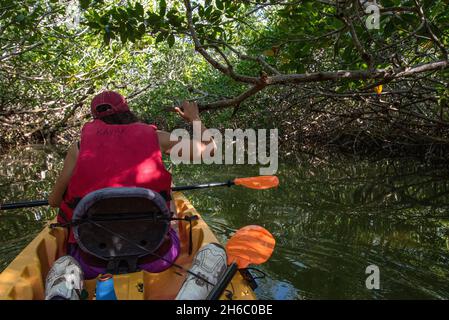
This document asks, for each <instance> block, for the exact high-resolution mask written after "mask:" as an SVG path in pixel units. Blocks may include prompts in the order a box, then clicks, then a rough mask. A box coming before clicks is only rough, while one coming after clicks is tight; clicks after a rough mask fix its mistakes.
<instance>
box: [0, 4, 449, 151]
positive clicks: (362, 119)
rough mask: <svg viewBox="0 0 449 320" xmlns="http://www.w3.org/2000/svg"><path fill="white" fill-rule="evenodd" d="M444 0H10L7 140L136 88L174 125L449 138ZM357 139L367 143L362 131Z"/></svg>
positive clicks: (62, 126)
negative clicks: (186, 103)
mask: <svg viewBox="0 0 449 320" xmlns="http://www.w3.org/2000/svg"><path fill="white" fill-rule="evenodd" d="M447 5H448V1H447V0H382V1H380V0H379V1H377V2H376V1H366V0H365V1H364V0H315V1H312V0H269V1H268V0H265V1H261V0H254V1H251V0H248V1H231V0H214V1H212V0H204V1H188V0H185V1H166V0H160V1H144V0H141V1H132V0H129V1H118V0H110V1H106V0H105V1H101V0H92V1H90V0H81V1H79V2H75V1H62V0H61V1H57V0H53V1H52V0H47V1H46V0H23V1H11V0H3V1H2V3H1V5H0V8H1V13H0V22H1V24H0V48H1V49H0V90H1V94H0V99H1V100H0V122H1V123H2V143H3V144H6V143H11V142H14V141H29V140H30V139H37V140H39V139H41V140H48V141H51V140H54V139H55V137H56V139H60V137H64V135H70V129H72V128H73V129H74V130H75V129H77V128H78V127H79V125H80V124H81V123H82V122H83V121H85V119H86V117H87V115H88V108H87V107H86V106H87V105H88V101H89V98H90V97H91V96H92V95H93V94H94V93H96V92H98V91H100V90H102V89H105V88H108V89H112V90H118V91H120V92H122V93H123V94H126V95H127V96H128V98H129V100H130V101H131V103H133V105H134V107H135V110H137V112H138V113H139V115H140V116H141V117H142V118H144V119H146V120H148V121H155V122H157V123H158V125H160V126H161V127H163V128H165V129H170V128H173V127H174V126H177V125H179V123H178V122H177V120H176V118H175V117H173V116H172V115H171V114H170V113H168V112H167V110H169V109H170V108H169V107H172V106H173V105H175V104H176V103H177V101H179V100H180V99H194V100H198V101H199V103H200V107H201V110H202V111H204V112H205V114H207V115H206V117H207V118H208V121H210V122H211V125H214V126H216V127H223V126H226V125H234V126H235V125H241V126H265V127H266V126H276V127H279V128H281V129H283V133H284V134H283V135H282V139H283V141H284V142H285V143H284V144H283V146H284V147H285V148H286V149H288V150H290V149H292V148H293V144H294V145H296V144H298V145H312V144H316V143H317V142H319V143H320V144H323V143H324V144H327V145H328V144H339V145H341V146H346V145H348V146H350V148H354V146H355V145H358V146H359V147H360V148H365V147H366V146H368V145H369V146H372V145H377V146H379V147H380V148H382V149H388V150H389V149H391V148H392V147H396V146H401V147H403V146H407V145H419V146H425V147H426V148H428V147H429V146H434V145H435V144H437V145H447V144H448V142H449V140H448V139H449V130H447V129H448V128H449V127H448V122H447V121H448V116H449V115H448V110H447V107H448V102H447V101H448V96H449V90H448V71H447V70H448V64H449V62H448V42H449V27H448V26H449V11H448V10H447ZM356 142H357V143H356Z"/></svg>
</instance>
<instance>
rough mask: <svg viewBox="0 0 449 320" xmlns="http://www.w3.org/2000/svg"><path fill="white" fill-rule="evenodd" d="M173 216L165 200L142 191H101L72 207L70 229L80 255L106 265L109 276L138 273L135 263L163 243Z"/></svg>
mask: <svg viewBox="0 0 449 320" xmlns="http://www.w3.org/2000/svg"><path fill="white" fill-rule="evenodd" d="M171 216H172V214H171V213H170V211H169V209H168V208H167V205H166V200H165V199H164V198H163V197H162V196H161V195H160V194H159V193H157V192H155V191H152V190H149V189H145V188H134V187H133V188H122V187H121V188H104V189H100V190H96V191H93V192H91V193H89V194H87V195H86V196H85V197H83V198H82V199H81V201H80V202H79V203H78V204H77V206H76V207H75V210H74V213H73V219H72V222H71V225H72V227H73V233H74V236H75V239H76V241H77V243H78V245H79V247H80V249H81V250H82V251H84V252H85V253H87V254H90V255H92V256H94V257H97V258H99V259H102V260H104V261H105V262H107V269H108V272H109V273H112V274H121V273H131V272H135V271H138V269H137V261H138V259H140V258H142V257H145V256H148V255H151V254H152V253H154V252H155V251H156V250H157V249H158V248H159V247H160V246H161V245H162V244H163V242H164V240H165V239H166V235H167V233H168V231H169V228H170V220H171Z"/></svg>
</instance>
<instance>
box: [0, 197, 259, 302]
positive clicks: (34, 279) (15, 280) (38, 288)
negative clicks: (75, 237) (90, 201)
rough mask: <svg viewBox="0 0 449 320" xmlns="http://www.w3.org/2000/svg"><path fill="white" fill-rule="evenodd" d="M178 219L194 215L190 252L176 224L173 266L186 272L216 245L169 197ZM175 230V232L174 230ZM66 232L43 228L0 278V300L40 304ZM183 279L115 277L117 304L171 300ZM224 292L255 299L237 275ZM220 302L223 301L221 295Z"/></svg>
mask: <svg viewBox="0 0 449 320" xmlns="http://www.w3.org/2000/svg"><path fill="white" fill-rule="evenodd" d="M173 199H174V202H175V205H176V210H177V214H178V216H179V217H183V216H189V215H190V216H192V215H197V216H198V217H199V219H198V220H195V221H193V222H192V234H193V250H192V252H193V253H192V254H191V255H189V254H188V249H189V247H188V246H189V223H188V222H185V221H179V222H177V227H178V228H177V229H178V230H177V231H178V234H179V238H180V241H181V253H180V256H179V257H178V259H177V260H176V263H177V264H179V265H181V266H183V267H184V268H186V269H189V268H190V266H191V264H192V258H193V256H194V255H195V253H196V252H197V251H198V250H199V249H200V248H201V247H202V246H203V245H206V244H208V243H211V242H218V240H217V238H216V237H215V235H214V234H213V232H212V231H211V230H210V228H209V227H208V225H207V224H206V222H205V221H204V220H203V219H202V218H201V216H200V215H199V214H198V212H197V211H196V210H195V208H194V207H193V206H192V204H191V203H190V202H189V201H188V200H187V198H185V196H184V195H183V194H182V193H180V192H175V193H173ZM175 229H176V228H175ZM67 236H68V233H67V230H66V229H64V228H55V229H50V228H45V229H44V230H42V231H41V232H40V233H39V234H38V235H37V236H36V237H35V238H34V239H33V241H32V242H31V243H30V244H29V245H28V246H27V247H26V248H25V249H23V250H22V252H21V253H19V255H18V256H17V257H16V258H15V259H14V260H13V261H12V262H11V263H10V265H9V266H8V267H7V268H6V269H5V270H4V271H3V272H2V273H1V274H0V300H42V299H44V298H45V297H44V292H45V289H44V285H45V278H46V276H47V273H48V271H49V270H50V268H51V266H52V265H53V263H54V261H55V260H56V259H58V258H59V257H60V256H63V255H65V254H66V240H67ZM185 278H186V272H185V271H182V270H180V269H179V268H176V267H171V268H169V269H167V270H166V271H164V272H161V273H149V272H146V271H139V272H135V273H130V274H123V275H115V276H114V288H115V292H116V295H117V298H118V300H172V299H174V298H175V297H176V295H177V293H178V292H179V289H180V288H181V286H182V283H183V282H184V279H185ZM84 286H85V289H86V290H87V292H88V299H94V293H95V286H96V280H95V279H94V280H86V281H85V282H84ZM228 290H229V291H231V292H233V295H232V299H233V300H254V299H256V295H255V294H254V292H253V290H252V289H251V288H250V287H249V285H248V283H247V281H246V280H245V279H244V278H243V277H242V276H241V274H240V273H237V274H236V275H235V276H234V278H233V279H232V282H231V284H230V285H229V286H228ZM221 299H227V297H225V296H224V295H223V296H222V297H221Z"/></svg>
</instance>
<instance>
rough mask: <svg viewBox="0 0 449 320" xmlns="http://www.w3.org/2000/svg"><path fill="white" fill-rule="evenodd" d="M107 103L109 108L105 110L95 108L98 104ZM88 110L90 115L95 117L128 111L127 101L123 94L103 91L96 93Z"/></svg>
mask: <svg viewBox="0 0 449 320" xmlns="http://www.w3.org/2000/svg"><path fill="white" fill-rule="evenodd" d="M101 105H108V106H110V107H111V108H110V109H107V110H105V111H99V110H97V107H98V106H101ZM90 111H91V112H92V116H93V117H94V118H95V119H97V118H102V117H105V116H109V115H111V114H115V113H123V112H127V111H129V107H128V103H127V102H126V99H125V97H124V96H122V95H121V94H120V93H118V92H115V91H103V92H102V93H99V94H97V95H96V96H95V97H94V98H93V99H92V102H91V103H90Z"/></svg>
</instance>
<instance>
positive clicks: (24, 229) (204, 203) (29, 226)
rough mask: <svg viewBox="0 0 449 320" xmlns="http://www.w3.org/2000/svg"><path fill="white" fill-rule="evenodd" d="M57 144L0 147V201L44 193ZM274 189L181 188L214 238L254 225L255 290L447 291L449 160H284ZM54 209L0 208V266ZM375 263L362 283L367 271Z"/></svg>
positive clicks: (230, 171)
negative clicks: (262, 256)
mask: <svg viewBox="0 0 449 320" xmlns="http://www.w3.org/2000/svg"><path fill="white" fill-rule="evenodd" d="M63 156H64V150H63V149H62V150H61V149H57V148H46V147H42V146H36V147H27V148H20V149H16V150H13V151H10V152H9V153H8V154H3V155H1V156H0V195H1V196H0V202H1V203H5V202H12V201H16V200H32V199H42V198H45V197H46V195H47V194H48V192H49V191H50V189H51V186H52V183H53V181H54V180H55V178H56V175H57V172H58V170H59V169H60V168H61V163H62V159H63ZM257 174H258V168H257V167H255V166H246V165H235V166H216V165H211V166H206V165H190V166H187V165H182V166H178V167H176V168H174V181H175V183H176V184H177V185H184V184H190V183H200V182H209V181H210V182H212V181H225V180H227V179H230V178H233V177H239V176H251V175H257ZM278 176H279V179H280V181H281V185H280V187H279V188H277V189H276V190H264V191H254V190H248V189H242V188H238V187H235V188H220V189H210V190H201V191H200V190H196V191H189V193H187V192H186V195H187V197H188V198H189V199H190V200H191V201H192V203H193V204H194V206H195V207H196V208H197V209H198V211H199V212H200V213H201V214H202V216H203V217H204V219H205V220H206V221H207V223H208V224H209V225H210V226H211V228H212V229H213V231H214V232H215V233H216V234H217V236H218V237H219V239H220V240H221V241H222V242H226V239H227V238H229V236H230V235H231V234H232V232H234V231H235V230H237V229H238V228H240V227H243V226H245V225H249V224H259V225H262V226H264V227H265V228H267V229H268V230H269V231H271V232H272V233H273V235H274V236H275V238H276V241H277V245H276V250H275V252H274V254H273V256H272V258H271V259H270V261H269V262H267V263H266V264H264V265H263V266H260V267H259V268H260V269H261V270H262V271H263V272H264V273H266V275H267V277H266V278H264V279H260V280H258V281H259V288H258V289H257V294H258V296H259V298H261V299H405V298H411V299H414V298H424V299H426V298H427V299H428V298H430V299H432V298H437V299H449V211H448V210H449V179H448V178H449V168H448V167H435V166H429V165H426V164H422V163H417V162H415V161H412V160H406V159H401V160H383V161H377V162H369V161H353V162H351V161H348V160H337V159H336V160H335V161H330V162H326V163H313V162H312V161H309V159H304V160H303V161H301V162H300V163H295V164H291V163H290V164H287V163H282V161H281V165H280V168H279V171H278ZM55 214H56V211H55V210H51V209H49V208H44V207H41V208H32V209H27V210H14V211H2V212H1V213H0V270H3V269H4V268H5V267H6V266H7V264H8V263H9V262H10V261H11V260H12V259H13V258H14V257H15V256H16V255H17V254H18V253H19V252H20V250H21V249H23V248H24V247H25V246H26V245H27V243H29V242H30V241H31V239H32V238H33V237H34V236H35V235H36V234H37V233H38V232H39V231H40V230H41V229H42V228H43V226H44V224H45V222H46V221H47V220H49V219H51V218H52V217H54V215H55ZM370 265H376V266H377V267H378V268H379V270H380V289H379V290H369V289H367V288H366V284H365V280H366V278H367V277H368V275H367V274H365V270H366V268H367V267H368V266H370Z"/></svg>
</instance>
